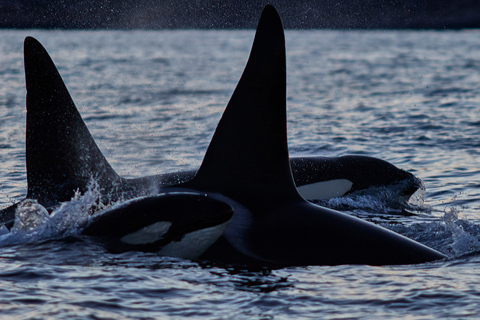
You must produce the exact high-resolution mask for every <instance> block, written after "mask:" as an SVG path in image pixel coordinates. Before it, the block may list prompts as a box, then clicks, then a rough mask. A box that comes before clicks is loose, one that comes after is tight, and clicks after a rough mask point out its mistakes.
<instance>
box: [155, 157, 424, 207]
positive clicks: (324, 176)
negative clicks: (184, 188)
mask: <svg viewBox="0 0 480 320" xmlns="http://www.w3.org/2000/svg"><path fill="white" fill-rule="evenodd" d="M290 166H291V168H292V174H293V180H294V182H295V185H296V186H297V189H298V192H299V193H300V195H302V197H304V198H305V199H307V200H309V201H319V200H328V199H331V198H338V197H343V196H346V195H349V194H352V193H354V192H357V191H361V190H366V189H368V188H370V187H381V186H394V189H393V191H395V193H394V194H393V195H392V196H397V198H399V199H402V200H403V201H405V202H408V200H409V199H410V197H411V196H412V195H413V194H414V193H415V192H416V191H417V190H419V189H421V188H423V187H424V185H423V182H422V181H421V180H420V179H419V178H417V177H415V176H414V175H413V174H411V173H410V172H407V171H405V170H402V169H400V168H397V167H396V166H394V165H393V164H391V163H389V162H387V161H385V160H382V159H378V158H374V157H369V156H360V155H345V156H341V157H334V158H333V157H320V156H309V157H299V156H297V157H295V156H292V157H290ZM196 173H197V170H187V171H179V172H170V173H165V174H161V175H158V176H157V178H158V180H159V181H161V183H162V185H163V186H168V185H173V184H178V183H181V182H187V181H188V180H191V179H192V178H193V177H194V176H195V174H196Z"/></svg>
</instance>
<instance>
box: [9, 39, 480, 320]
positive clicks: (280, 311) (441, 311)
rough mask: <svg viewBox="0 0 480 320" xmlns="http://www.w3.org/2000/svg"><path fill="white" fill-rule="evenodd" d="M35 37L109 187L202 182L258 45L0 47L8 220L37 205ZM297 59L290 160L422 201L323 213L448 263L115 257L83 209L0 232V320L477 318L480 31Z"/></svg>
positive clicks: (290, 61)
mask: <svg viewBox="0 0 480 320" xmlns="http://www.w3.org/2000/svg"><path fill="white" fill-rule="evenodd" d="M25 36H34V37H36V38H37V39H38V40H39V41H40V42H41V43H42V44H43V45H44V46H45V47H46V49H47V50H48V51H49V53H50V54H51V56H52V58H53V60H54V62H55V63H56V65H57V67H58V69H59V71H60V73H61V75H62V77H63V78H64V80H65V83H66V85H67V87H68V88H69V90H70V93H71V95H72V97H73V99H74V101H75V102H76V104H77V107H78V109H79V111H80V113H81V114H82V117H83V118H84V120H85V122H86V124H87V126H88V128H89V129H90V131H91V133H92V135H93V136H94V138H95V140H96V142H97V143H98V145H99V146H100V148H101V150H102V152H103V153H104V154H105V156H106V158H107V159H108V161H109V162H110V163H111V164H112V166H113V167H114V169H115V170H116V171H117V172H119V173H120V174H121V175H122V176H125V177H139V176H145V175H152V174H160V173H165V172H172V171H179V170H185V169H194V168H197V167H198V166H199V165H200V163H201V161H202V157H203V155H204V153H205V151H206V148H207V146H208V143H209V141H210V139H211V137H212V135H213V132H214V130H215V127H216V125H217V123H218V121H219V119H220V117H221V114H222V112H223V110H224V108H225V106H226V104H227V103H228V100H229V98H230V96H231V94H232V92H233V90H234V89H235V86H236V83H237V81H238V79H239V78H240V76H241V73H242V71H243V68H244V66H245V63H246V61H247V59H248V55H249V51H250V47H251V43H252V41H253V37H254V31H253V30H244V31H200V30H186V31H39V30H20V31H10V30H1V31H0V161H1V164H2V165H1V166H0V205H1V206H2V207H4V206H7V205H9V204H11V203H14V202H17V201H19V200H21V199H23V198H24V196H25V194H26V172H25V115H26V111H25V93H26V91H25V80H24V70H23V51H22V50H23V49H22V45H23V39H24V37H25ZM286 45H287V77H288V87H287V96H288V97H287V99H288V100H287V108H288V136H289V148H290V153H291V155H320V156H332V157H335V156H340V155H346V154H358V155H368V156H374V157H378V158H381V159H384V160H387V161H389V162H391V163H393V164H395V165H396V166H398V167H400V168H402V169H405V170H408V171H410V172H412V173H413V174H415V175H416V176H417V177H419V178H421V179H422V180H423V182H424V184H425V192H424V194H420V195H417V197H416V198H415V199H412V200H411V201H410V203H408V204H405V205H403V206H402V207H401V208H399V207H398V203H397V202H396V201H392V199H391V198H392V196H391V192H389V190H388V189H385V188H377V189H372V190H369V191H368V192H366V193H362V194H354V195H351V196H348V197H343V198H337V199H332V200H329V201H325V202H323V203H322V205H325V206H329V207H332V208H335V209H338V210H342V211H344V212H346V213H349V214H353V215H355V216H359V217H361V218H363V219H367V220H369V221H372V222H374V223H377V224H380V225H382V226H385V227H387V228H389V229H392V230H394V231H396V232H399V233H402V234H404V235H406V236H408V237H411V238H413V239H415V240H417V241H419V242H422V243H424V244H426V245H428V246H431V247H433V248H435V249H437V250H439V251H441V252H443V253H445V254H446V255H448V257H449V259H448V260H446V261H440V262H434V263H426V264H419V265H409V266H387V267H371V266H351V265H345V266H335V267H322V266H309V267H295V268H285V269H280V270H263V271H249V270H241V269H235V268H222V267H219V266H213V265H209V264H208V263H206V262H197V261H188V260H181V259H175V258H168V257H159V256H157V255H155V254H147V253H139V252H129V253H124V254H111V253H108V252H106V251H105V249H104V248H102V247H101V246H99V245H98V244H97V243H95V242H94V241H92V240H91V239H89V238H84V237H79V236H78V232H77V233H76V232H75V230H78V229H76V228H75V226H76V224H75V223H79V221H80V220H81V219H84V218H85V217H84V216H83V215H82V213H83V212H84V211H85V208H86V207H88V205H89V203H90V202H91V201H92V199H91V198H89V194H87V195H85V196H81V195H77V197H76V198H75V199H74V200H72V201H71V202H69V203H67V204H65V205H64V207H63V208H62V209H61V210H59V213H58V215H57V213H56V215H55V216H52V217H47V218H45V219H47V220H48V219H50V220H48V221H47V222H45V223H46V224H42V226H43V227H45V226H49V227H48V228H44V229H41V230H39V229H35V228H34V229H32V230H16V231H15V230H14V232H8V231H6V230H0V317H1V318H2V319H47V318H48V319H65V318H69V319H160V318H161V319H178V318H184V317H189V318H193V319H292V318H295V319H396V318H402V319H405V318H407V319H432V318H448V319H453V318H459V319H460V318H465V317H468V316H470V317H473V318H475V317H480V309H479V308H478V305H479V303H480V269H479V267H480V257H479V254H478V252H479V250H480V244H479V241H480V169H479V168H480V163H479V161H478V158H479V154H480V142H479V141H480V31H478V30H462V31H325V30H312V31H287V32H286ZM46 156H47V157H48V155H46ZM359 169H361V168H359ZM62 210H63V211H62ZM39 218H42V217H41V216H40V217H39ZM294 218H295V217H292V219H294ZM72 226H73V227H72ZM312 250H314V247H313V246H312Z"/></svg>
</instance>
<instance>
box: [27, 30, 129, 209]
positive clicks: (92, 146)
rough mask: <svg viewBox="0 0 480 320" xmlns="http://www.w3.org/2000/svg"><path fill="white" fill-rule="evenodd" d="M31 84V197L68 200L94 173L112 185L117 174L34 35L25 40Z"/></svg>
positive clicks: (104, 184)
mask: <svg viewBox="0 0 480 320" xmlns="http://www.w3.org/2000/svg"><path fill="white" fill-rule="evenodd" d="M24 58H25V79H26V86H27V136H26V162H27V180H28V194H27V197H28V198H33V199H37V200H39V202H45V203H49V202H53V201H65V200H70V198H71V197H72V195H73V194H74V191H75V190H77V189H78V190H80V191H81V192H82V191H85V190H86V187H87V184H88V183H89V182H90V181H91V179H92V178H95V179H96V180H97V181H98V183H99V186H100V188H105V189H109V188H111V187H112V186H113V185H114V182H115V181H118V179H120V178H119V176H118V175H117V174H116V173H115V171H114V170H113V169H112V167H111V166H110V165H109V164H108V162H107V160H106V159H105V157H104V156H103V154H102V152H101V151H100V149H99V148H98V146H97V145H96V143H95V141H94V140H93V138H92V136H91V134H90V132H89V131H88V128H87V126H86V125H85V123H84V122H83V120H82V118H81V116H80V114H79V112H78V110H77V108H76V107H75V104H74V102H73V100H72V98H71V96H70V94H69V93H68V90H67V88H66V86H65V84H64V82H63V80H62V78H61V76H60V74H59V73H58V70H57V68H56V67H55V64H54V63H53V61H52V59H51V58H50V56H49V55H48V53H47V51H46V50H45V48H43V46H42V45H41V44H40V43H39V42H38V41H37V40H35V39H34V38H32V37H27V38H26V39H25V43H24Z"/></svg>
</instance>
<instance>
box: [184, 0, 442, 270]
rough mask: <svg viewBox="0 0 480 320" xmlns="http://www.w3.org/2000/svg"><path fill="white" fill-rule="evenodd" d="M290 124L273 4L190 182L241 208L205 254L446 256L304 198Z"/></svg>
mask: <svg viewBox="0 0 480 320" xmlns="http://www.w3.org/2000/svg"><path fill="white" fill-rule="evenodd" d="M286 123H287V122H286V61H285V39H284V33H283V27H282V23H281V20H280V17H279V16H278V14H277V12H276V10H275V9H274V8H273V7H272V6H267V7H266V8H265V9H264V12H263V14H262V17H261V19H260V22H259V25H258V28H257V33H256V35H255V40H254V43H253V47H252V50H251V53H250V57H249V60H248V62H247V66H246V67H245V70H244V72H243V75H242V77H241V79H240V81H239V83H238V85H237V88H236V89H235V91H234V93H233V95H232V98H231V100H230V102H229V104H228V106H227V108H226V110H225V112H224V114H223V116H222V118H221V120H220V123H219V124H218V126H217V129H216V131H215V134H214V136H213V138H212V141H211V143H210V145H209V147H208V150H207V152H206V155H205V158H204V160H203V163H202V165H201V167H200V169H199V171H198V173H197V174H196V176H195V177H194V178H193V179H192V180H190V181H188V182H186V183H185V184H184V186H187V187H190V188H192V189H196V190H203V191H210V192H218V193H220V194H222V195H224V196H226V197H228V198H231V199H233V200H234V201H236V202H237V203H238V204H240V206H241V208H238V205H235V204H234V203H231V205H232V207H233V208H234V214H233V217H232V219H231V221H230V223H229V225H228V226H227V229H226V230H225V233H224V234H223V235H222V237H221V238H220V239H219V241H217V242H216V243H215V244H214V245H212V246H211V247H210V248H209V249H208V250H207V251H206V252H205V254H204V255H202V256H201V258H204V259H207V260H209V261H216V262H219V263H228V264H239V265H250V266H252V265H255V266H268V267H272V268H276V267H284V266H302V265H338V264H369V265H389V264H411V263H422V262H427V261H433V260H437V259H442V258H444V257H445V256H444V255H443V254H441V253H439V252H437V251H435V250H432V249H430V248H428V247H426V246H424V245H422V244H419V243H417V242H415V241H412V240H410V239H408V238H406V237H403V236H401V235H398V234H396V233H394V232H391V231H389V230H387V229H385V228H381V227H379V226H376V225H373V224H371V223H368V222H366V221H363V220H360V219H358V218H355V217H352V216H349V215H346V214H343V213H340V212H336V211H333V210H329V209H326V208H322V207H320V206H316V205H314V204H312V203H309V202H307V201H306V200H305V199H304V198H302V197H301V196H300V194H299V193H298V191H297V189H296V187H295V184H294V181H293V178H292V172H291V169H290V162H289V156H288V146H287V129H286ZM237 208H238V209H237ZM245 208H246V210H245Z"/></svg>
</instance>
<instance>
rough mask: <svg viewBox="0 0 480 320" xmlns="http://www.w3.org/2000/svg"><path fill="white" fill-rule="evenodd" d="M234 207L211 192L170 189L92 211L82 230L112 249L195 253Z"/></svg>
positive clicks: (212, 238) (221, 227)
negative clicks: (93, 212)
mask: <svg viewBox="0 0 480 320" xmlns="http://www.w3.org/2000/svg"><path fill="white" fill-rule="evenodd" d="M232 214H233V208H232V207H231V206H230V205H229V204H228V203H226V202H225V201H223V200H222V199H221V198H220V199H219V198H218V197H215V195H209V194H205V193H202V192H196V191H186V190H180V191H169V192H166V193H160V194H158V195H155V196H148V197H138V198H134V199H131V200H128V201H125V202H122V203H119V204H118V205H115V206H112V207H109V208H107V209H105V210H103V211H98V212H96V213H95V214H94V215H93V216H92V217H91V219H90V221H89V222H88V224H87V225H86V226H85V227H84V229H83V230H82V234H84V235H88V236H93V237H96V238H98V239H101V240H102V241H103V242H104V243H105V245H106V247H107V248H108V249H109V250H110V251H112V252H124V251H131V250H135V251H146V252H156V253H158V254H160V255H164V256H171V257H179V258H186V259H196V258H198V257H199V256H200V255H201V254H202V253H203V252H204V251H205V250H207V249H208V248H209V247H210V246H211V245H212V244H213V243H214V242H215V241H216V240H217V239H218V238H219V237H220V236H221V235H222V233H223V232H224V230H225V228H226V227H227V224H228V222H229V221H230V218H231V217H232Z"/></svg>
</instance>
